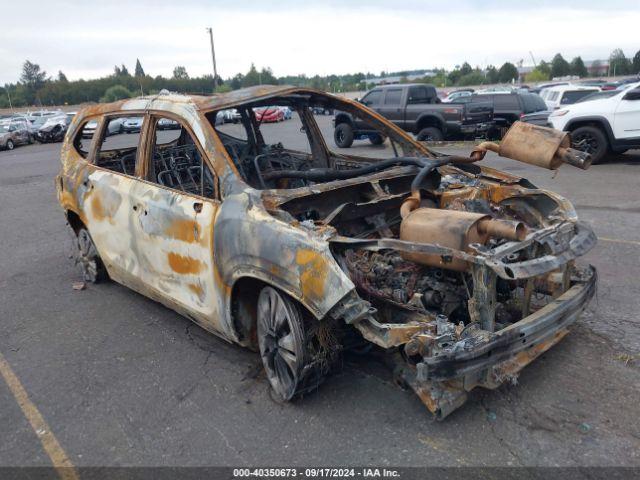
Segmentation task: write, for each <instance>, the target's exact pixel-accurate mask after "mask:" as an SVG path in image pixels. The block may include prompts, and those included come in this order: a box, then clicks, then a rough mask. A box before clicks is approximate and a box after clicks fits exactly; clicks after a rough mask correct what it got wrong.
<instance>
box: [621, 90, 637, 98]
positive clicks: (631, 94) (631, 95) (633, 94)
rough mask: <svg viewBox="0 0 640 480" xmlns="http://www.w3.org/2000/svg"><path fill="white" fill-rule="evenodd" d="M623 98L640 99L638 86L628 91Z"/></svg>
mask: <svg viewBox="0 0 640 480" xmlns="http://www.w3.org/2000/svg"><path fill="white" fill-rule="evenodd" d="M622 99H623V100H640V88H634V89H633V90H630V91H628V92H627V93H626V94H625V95H624V97H622Z"/></svg>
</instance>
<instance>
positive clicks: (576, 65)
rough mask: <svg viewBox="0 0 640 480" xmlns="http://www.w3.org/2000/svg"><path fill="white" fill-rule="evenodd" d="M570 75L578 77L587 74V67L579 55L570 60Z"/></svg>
mask: <svg viewBox="0 0 640 480" xmlns="http://www.w3.org/2000/svg"><path fill="white" fill-rule="evenodd" d="M571 75H577V76H578V77H580V78H583V77H586V76H588V75H589V72H587V67H585V66H584V62H583V61H582V58H581V57H576V58H574V59H573V60H571Z"/></svg>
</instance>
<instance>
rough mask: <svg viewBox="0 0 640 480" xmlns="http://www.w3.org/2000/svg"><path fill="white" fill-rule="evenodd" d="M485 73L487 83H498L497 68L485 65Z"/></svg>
mask: <svg viewBox="0 0 640 480" xmlns="http://www.w3.org/2000/svg"><path fill="white" fill-rule="evenodd" d="M485 75H486V77H487V82H488V83H498V70H497V69H496V67H494V66H493V65H489V66H488V67H487V70H486V73H485Z"/></svg>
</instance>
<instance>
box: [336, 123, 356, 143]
mask: <svg viewBox="0 0 640 480" xmlns="http://www.w3.org/2000/svg"><path fill="white" fill-rule="evenodd" d="M333 141H334V142H335V143H336V146H338V147H340V148H349V147H350V146H351V145H353V128H352V127H351V125H349V124H348V123H340V124H338V125H336V128H335V130H334V131H333Z"/></svg>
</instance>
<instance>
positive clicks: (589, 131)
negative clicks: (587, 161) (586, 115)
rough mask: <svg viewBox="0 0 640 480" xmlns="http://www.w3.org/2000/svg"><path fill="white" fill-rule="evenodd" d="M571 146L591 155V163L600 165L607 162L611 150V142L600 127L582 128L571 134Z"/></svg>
mask: <svg viewBox="0 0 640 480" xmlns="http://www.w3.org/2000/svg"><path fill="white" fill-rule="evenodd" d="M571 146H572V147H573V148H575V149H577V150H581V151H583V152H587V153H588V154H590V155H591V163H593V164H598V163H602V162H603V161H604V160H605V156H606V155H607V152H608V150H609V142H608V141H607V137H606V136H605V135H604V133H603V132H602V130H600V129H599V128H598V127H591V126H586V127H580V128H576V129H575V130H574V131H573V132H571Z"/></svg>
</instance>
